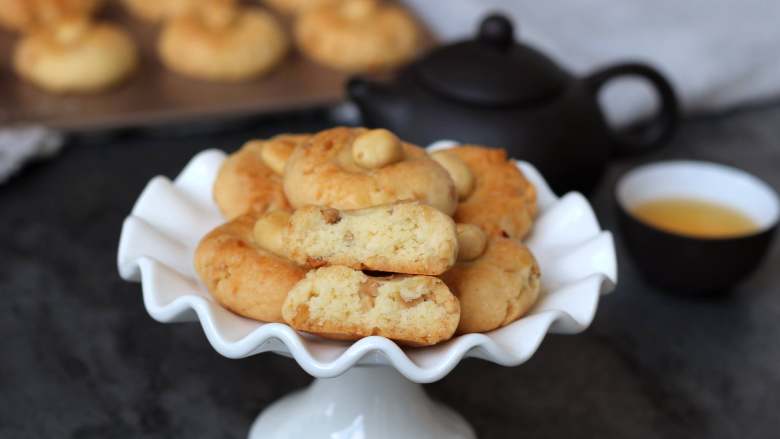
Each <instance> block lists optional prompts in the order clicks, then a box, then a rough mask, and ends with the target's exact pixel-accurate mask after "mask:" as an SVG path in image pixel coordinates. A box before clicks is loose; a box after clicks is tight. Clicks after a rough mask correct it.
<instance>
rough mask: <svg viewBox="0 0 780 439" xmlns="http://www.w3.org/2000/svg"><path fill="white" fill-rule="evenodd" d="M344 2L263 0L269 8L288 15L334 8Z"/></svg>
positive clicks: (332, 0) (326, 0)
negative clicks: (328, 7) (329, 7)
mask: <svg viewBox="0 0 780 439" xmlns="http://www.w3.org/2000/svg"><path fill="white" fill-rule="evenodd" d="M341 1H343V0H263V4H265V5H266V6H268V7H269V8H271V9H273V10H275V11H277V12H281V13H282V14H286V15H298V14H301V13H303V12H307V11H311V10H313V9H316V8H319V7H322V6H334V5H337V4H338V3H339V2H341Z"/></svg>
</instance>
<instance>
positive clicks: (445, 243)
mask: <svg viewBox="0 0 780 439" xmlns="http://www.w3.org/2000/svg"><path fill="white" fill-rule="evenodd" d="M284 239H285V243H286V244H287V251H288V252H289V255H290V258H291V259H292V260H293V261H295V262H297V263H298V264H300V265H308V266H310V267H318V266H322V265H346V266H349V267H352V268H355V269H359V270H377V271H386V272H393V273H406V274H429V275H437V274H441V273H443V272H444V271H446V270H447V269H449V268H450V267H451V266H452V264H454V263H455V257H456V255H457V251H458V241H457V237H456V234H455V223H454V222H453V221H452V218H450V217H449V216H447V215H445V214H443V213H441V212H440V211H438V210H436V209H434V208H433V207H431V206H427V205H424V204H420V203H418V202H404V203H397V204H388V205H384V206H379V207H370V208H366V209H358V210H337V209H333V208H329V207H316V206H310V207H303V208H301V209H298V210H296V211H295V212H294V213H293V214H292V217H291V218H290V221H289V226H288V228H287V230H286V234H285V238H284Z"/></svg>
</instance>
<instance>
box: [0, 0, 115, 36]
mask: <svg viewBox="0 0 780 439" xmlns="http://www.w3.org/2000/svg"><path fill="white" fill-rule="evenodd" d="M102 5H103V0H0V27H3V28H6V29H8V30H12V31H17V32H27V31H31V30H34V29H35V28H36V27H40V26H46V25H47V24H50V23H52V22H54V21H58V20H59V19H61V18H65V17H68V18H75V17H84V18H88V17H90V16H91V15H92V14H94V13H95V11H97V10H98V9H99V8H100V6H102Z"/></svg>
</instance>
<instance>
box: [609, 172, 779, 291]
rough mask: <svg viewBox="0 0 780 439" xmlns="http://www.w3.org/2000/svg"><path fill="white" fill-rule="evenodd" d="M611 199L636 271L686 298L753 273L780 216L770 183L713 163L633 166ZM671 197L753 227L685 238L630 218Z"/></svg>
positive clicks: (727, 285) (720, 288)
mask: <svg viewBox="0 0 780 439" xmlns="http://www.w3.org/2000/svg"><path fill="white" fill-rule="evenodd" d="M615 197H616V199H617V205H618V212H619V226H620V229H621V232H622V239H623V240H624V242H625V243H626V246H627V247H628V250H629V252H630V253H631V255H632V256H633V258H634V260H635V261H636V264H637V268H638V269H639V271H640V272H641V273H642V274H643V276H644V277H645V278H646V279H647V281H648V282H649V283H651V284H653V285H656V286H658V287H661V288H664V289H668V290H674V291H676V292H679V293H685V294H690V295H707V294H714V293H717V292H723V291H727V290H729V289H730V288H731V287H733V286H734V285H736V284H737V283H738V282H740V281H741V280H743V279H744V278H745V277H747V276H748V275H749V274H750V273H751V272H753V271H754V270H755V269H756V268H757V267H758V265H759V264H760V262H761V260H762V259H763V258H764V256H765V255H766V252H767V250H768V248H769V244H770V243H771V240H772V237H773V235H774V233H775V230H776V229H777V223H778V218H780V201H778V196H777V193H776V192H775V191H774V190H773V189H772V188H771V187H770V186H769V185H767V184H766V183H764V182H763V181H761V180H759V179H758V178H756V177H754V176H752V175H750V174H748V173H746V172H744V171H741V170H739V169H736V168H732V167H729V166H724V165H719V164H716V163H708V162H699V161H668V162H657V163H652V164H649V165H645V166H640V167H638V168H634V169H633V170H631V171H629V172H628V173H626V174H625V175H623V177H621V178H620V180H619V181H618V183H617V186H616V189H615ZM669 198H685V199H695V200H702V201H705V202H711V203H715V204H718V205H722V206H725V207H729V208H731V209H734V210H736V211H738V212H740V213H742V214H744V215H745V216H747V217H748V218H749V219H750V220H751V221H752V222H753V223H754V224H755V226H756V227H755V229H754V230H753V231H751V232H748V233H745V234H741V235H736V236H728V237H697V236H688V235H683V234H680V233H678V232H671V231H668V230H665V229H661V228H659V227H657V226H654V225H651V224H650V223H648V222H645V221H642V220H640V219H639V218H638V217H637V216H636V215H635V214H633V213H632V212H633V211H634V210H635V209H636V208H637V207H638V206H640V205H642V204H643V203H647V202H650V201H657V200H661V199H669Z"/></svg>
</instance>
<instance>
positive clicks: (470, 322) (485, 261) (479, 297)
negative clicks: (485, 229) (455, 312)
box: [441, 236, 540, 334]
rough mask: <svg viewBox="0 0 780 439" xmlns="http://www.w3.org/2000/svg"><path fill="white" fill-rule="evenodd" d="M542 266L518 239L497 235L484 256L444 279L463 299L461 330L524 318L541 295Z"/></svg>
mask: <svg viewBox="0 0 780 439" xmlns="http://www.w3.org/2000/svg"><path fill="white" fill-rule="evenodd" d="M539 277H540V273H539V266H538V265H537V264H536V260H535V259H534V257H533V255H532V254H531V252H530V251H529V250H528V249H527V248H526V247H525V246H524V245H523V244H521V243H519V242H518V241H516V240H513V239H508V238H503V237H500V236H495V237H493V238H491V239H490V240H489V241H488V243H487V248H486V249H485V252H484V254H483V255H482V256H480V257H478V258H477V259H475V260H474V261H473V262H458V263H457V264H455V266H454V267H452V268H451V269H450V270H449V271H447V272H446V273H444V274H443V275H442V276H441V278H442V280H444V283H446V284H447V286H448V287H449V288H450V290H451V291H452V292H453V293H454V294H455V295H456V296H457V297H458V300H459V301H460V309H461V316H460V323H459V324H458V333H461V334H463V333H469V332H486V331H491V330H493V329H496V328H500V327H502V326H505V325H508V324H509V323H512V322H513V321H515V320H517V319H518V318H520V317H522V316H523V315H524V314H525V313H526V312H528V310H529V309H531V307H532V306H533V305H534V303H536V299H537V298H538V297H539Z"/></svg>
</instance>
